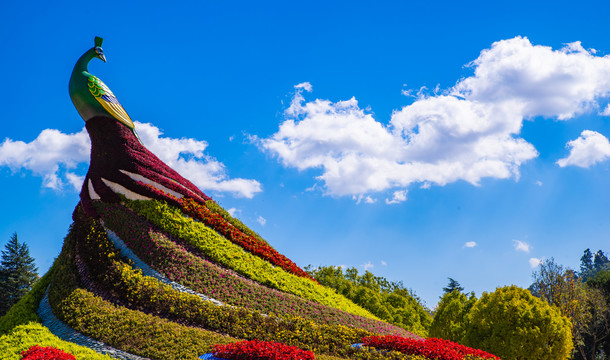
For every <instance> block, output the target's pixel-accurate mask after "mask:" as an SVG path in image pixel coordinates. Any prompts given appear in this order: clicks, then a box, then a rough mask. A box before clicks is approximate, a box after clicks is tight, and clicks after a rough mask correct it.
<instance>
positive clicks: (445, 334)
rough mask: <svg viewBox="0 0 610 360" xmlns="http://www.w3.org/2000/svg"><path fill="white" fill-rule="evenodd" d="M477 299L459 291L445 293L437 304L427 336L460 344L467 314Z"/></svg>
mask: <svg viewBox="0 0 610 360" xmlns="http://www.w3.org/2000/svg"><path fill="white" fill-rule="evenodd" d="M476 301H477V299H476V298H475V296H474V294H471V295H470V297H467V296H466V295H465V294H463V293H461V292H459V291H457V290H456V291H452V292H449V293H446V294H445V295H443V297H442V298H441V301H440V302H439V303H438V308H437V310H436V313H435V314H434V319H433V320H432V325H431V326H430V331H429V333H428V335H429V336H430V337H434V338H440V339H445V340H451V341H454V342H456V343H459V344H462V343H463V341H464V336H465V335H466V330H467V329H468V314H469V313H470V309H471V308H472V306H473V305H474V304H475V302H476Z"/></svg>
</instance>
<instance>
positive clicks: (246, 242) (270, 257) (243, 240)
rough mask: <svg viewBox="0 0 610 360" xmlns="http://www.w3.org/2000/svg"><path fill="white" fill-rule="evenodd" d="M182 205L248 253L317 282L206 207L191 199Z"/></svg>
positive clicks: (285, 258)
mask: <svg viewBox="0 0 610 360" xmlns="http://www.w3.org/2000/svg"><path fill="white" fill-rule="evenodd" d="M181 205H182V209H183V210H184V211H185V212H186V213H187V214H188V215H189V216H192V217H194V218H198V219H200V220H202V221H203V223H204V224H206V225H207V226H209V227H211V228H212V229H214V230H216V231H217V232H219V233H220V234H222V235H223V236H224V237H226V238H227V239H229V241H231V242H233V243H234V244H237V245H239V246H241V247H243V248H244V249H246V250H247V251H248V252H250V253H252V254H254V255H256V256H258V257H260V258H262V259H265V260H267V261H269V262H270V263H272V264H273V265H276V266H279V267H281V268H282V269H284V270H286V271H288V272H290V273H293V274H295V275H297V276H301V277H304V278H308V279H310V280H313V281H316V280H315V279H314V278H313V277H312V276H311V275H309V274H308V273H306V272H305V271H303V270H302V269H301V268H300V267H298V266H297V264H295V263H294V262H292V260H290V259H288V258H287V257H286V256H284V255H282V254H280V253H278V252H277V250H275V249H274V248H272V247H271V246H269V244H267V243H265V242H263V241H260V240H258V239H257V238H255V237H254V236H250V235H247V234H244V233H243V232H241V231H240V230H239V229H238V228H236V227H235V226H233V225H232V224H230V223H229V222H228V221H227V220H225V219H224V218H223V217H222V216H221V215H219V214H216V213H214V212H212V211H211V210H210V209H208V208H207V207H205V206H204V205H201V204H199V203H197V202H196V201H195V200H193V199H190V198H183V199H181ZM316 282H317V281H316Z"/></svg>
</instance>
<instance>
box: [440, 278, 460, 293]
mask: <svg viewBox="0 0 610 360" xmlns="http://www.w3.org/2000/svg"><path fill="white" fill-rule="evenodd" d="M447 279H449V284H448V285H447V287H444V288H443V291H444V292H445V294H449V293H451V292H454V291H457V292H462V291H464V288H463V287H462V286H461V285H460V283H459V282H457V280H454V279H452V278H447Z"/></svg>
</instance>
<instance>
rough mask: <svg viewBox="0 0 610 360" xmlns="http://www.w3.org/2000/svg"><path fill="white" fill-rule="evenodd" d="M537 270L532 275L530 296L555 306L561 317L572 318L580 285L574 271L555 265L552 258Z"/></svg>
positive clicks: (575, 310)
mask: <svg viewBox="0 0 610 360" xmlns="http://www.w3.org/2000/svg"><path fill="white" fill-rule="evenodd" d="M538 269H539V270H538V271H535V272H534V273H533V274H532V277H533V279H534V283H533V284H532V286H530V291H531V292H532V295H534V296H537V297H539V298H541V299H542V300H544V301H546V302H547V303H549V304H550V305H555V306H557V307H558V308H559V310H560V311H561V314H562V315H564V316H567V317H568V318H570V319H572V318H574V314H575V313H576V312H577V311H578V309H577V304H578V302H577V300H578V291H579V289H578V288H579V284H580V282H579V281H578V279H577V277H576V274H575V273H574V271H572V270H571V269H569V268H565V267H563V266H562V265H559V264H557V263H556V262H555V260H554V259H553V258H550V259H548V260H545V261H543V262H542V263H541V264H540V267H539V268H538Z"/></svg>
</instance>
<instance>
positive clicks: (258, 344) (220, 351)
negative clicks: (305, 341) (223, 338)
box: [212, 340, 315, 360]
mask: <svg viewBox="0 0 610 360" xmlns="http://www.w3.org/2000/svg"><path fill="white" fill-rule="evenodd" d="M212 353H213V355H214V356H215V357H218V358H222V359H228V360H313V359H315V356H314V354H313V352H311V351H305V350H301V349H299V348H297V347H294V346H289V345H284V344H282V343H278V342H272V341H258V340H252V341H241V342H237V343H232V344H226V345H214V351H213V352H212Z"/></svg>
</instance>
